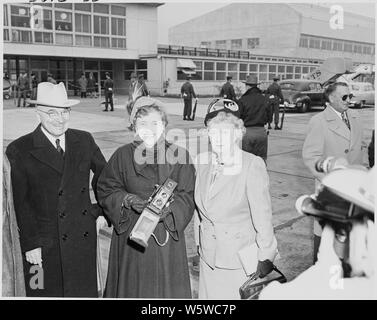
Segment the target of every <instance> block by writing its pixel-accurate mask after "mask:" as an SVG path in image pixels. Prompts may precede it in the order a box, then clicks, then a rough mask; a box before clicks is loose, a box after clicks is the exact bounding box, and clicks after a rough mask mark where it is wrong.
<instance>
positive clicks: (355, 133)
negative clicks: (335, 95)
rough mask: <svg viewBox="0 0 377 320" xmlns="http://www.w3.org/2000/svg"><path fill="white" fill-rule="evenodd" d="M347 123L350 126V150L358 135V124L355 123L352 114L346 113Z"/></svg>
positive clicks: (354, 116) (353, 114)
mask: <svg viewBox="0 0 377 320" xmlns="http://www.w3.org/2000/svg"><path fill="white" fill-rule="evenodd" d="M347 116H348V121H349V122H350V126H351V144H350V147H351V148H352V147H353V145H354V144H355V142H356V141H357V140H358V135H359V128H358V126H359V124H358V123H357V120H356V119H357V115H356V113H354V112H350V110H348V111H347Z"/></svg>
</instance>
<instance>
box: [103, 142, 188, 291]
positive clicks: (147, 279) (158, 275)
mask: <svg viewBox="0 0 377 320" xmlns="http://www.w3.org/2000/svg"><path fill="white" fill-rule="evenodd" d="M166 146H167V148H168V147H169V145H168V144H166ZM135 150H136V146H135V145H134V144H133V143H132V144H128V145H125V146H123V147H121V148H119V149H118V150H117V151H116V152H115V153H114V154H113V155H112V157H111V158H110V160H109V162H108V164H107V166H106V167H105V169H104V170H103V172H102V174H101V177H100V178H99V180H98V185H97V189H98V199H99V203H100V204H101V206H102V207H103V209H104V212H105V214H106V215H107V216H108V217H109V219H110V220H111V222H112V224H113V226H114V229H115V231H114V232H113V236H112V240H111V247H110V257H109V269H108V274H107V283H106V290H105V295H104V296H105V297H108V298H191V289H190V277H189V270H188V262H187V253H186V244H185V234H184V230H185V228H186V226H187V225H188V223H189V222H190V220H191V218H192V216H193V213H194V206H195V204H194V186H195V169H194V166H193V165H192V164H189V162H188V161H189V159H190V157H189V155H188V153H187V151H186V150H184V149H181V148H177V147H176V146H174V145H172V148H169V149H167V151H166V157H167V158H169V155H171V154H172V153H171V152H170V151H173V150H174V151H178V153H180V154H181V155H183V158H184V159H186V160H185V161H181V160H183V159H181V158H179V159H178V163H175V164H171V163H173V162H170V163H169V161H166V163H165V164H152V163H150V164H148V163H141V164H139V163H138V162H137V161H135V157H134V154H135ZM162 154H163V153H162ZM173 154H174V152H173ZM180 159H181V160H180ZM183 162H185V163H183ZM168 177H170V178H171V179H173V180H174V181H176V182H177V183H178V186H177V188H176V190H175V192H174V202H173V203H172V204H171V205H170V208H171V211H172V212H171V213H170V214H169V215H168V216H167V217H166V218H165V219H163V221H160V222H159V223H158V225H157V227H156V229H155V231H154V234H155V235H156V237H157V239H159V241H160V242H161V243H162V242H163V241H164V240H165V238H166V231H168V232H169V237H170V238H169V240H168V242H167V244H166V245H165V246H163V247H160V246H158V245H157V243H156V241H155V240H154V239H153V238H152V237H151V238H150V239H149V242H148V247H147V248H146V249H144V248H143V247H141V246H139V245H136V244H135V243H134V242H133V241H131V240H130V239H129V235H130V232H131V230H132V229H133V227H134V225H135V223H136V221H137V220H138V218H139V217H140V214H138V213H137V212H136V211H134V210H133V209H123V210H121V205H122V202H123V199H124V197H125V196H126V195H127V193H132V194H136V195H138V196H139V197H140V198H142V199H143V200H147V199H148V198H149V197H150V195H151V194H152V193H153V191H154V186H155V184H159V185H161V184H162V183H163V182H164V181H165V180H166V179H167V178H168Z"/></svg>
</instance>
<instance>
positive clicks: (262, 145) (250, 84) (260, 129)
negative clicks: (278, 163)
mask: <svg viewBox="0 0 377 320" xmlns="http://www.w3.org/2000/svg"><path fill="white" fill-rule="evenodd" d="M244 83H245V85H246V92H245V93H244V94H243V95H242V97H241V98H240V100H238V105H239V108H240V118H241V119H242V120H243V122H244V124H245V127H246V133H245V135H244V137H243V139H242V149H243V150H244V151H246V152H250V153H252V154H254V155H256V156H260V157H262V158H263V160H264V161H266V159H267V143H268V141H267V132H266V129H265V128H264V126H265V124H266V123H267V107H268V106H267V100H266V98H265V96H264V95H263V94H262V91H261V90H260V89H259V88H258V84H259V83H258V78H257V77H256V76H254V75H250V76H248V77H247V79H246V81H244Z"/></svg>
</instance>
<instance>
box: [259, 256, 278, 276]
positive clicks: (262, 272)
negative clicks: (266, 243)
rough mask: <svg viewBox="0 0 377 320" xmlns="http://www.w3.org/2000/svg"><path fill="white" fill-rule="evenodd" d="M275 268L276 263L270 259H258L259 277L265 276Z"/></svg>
mask: <svg viewBox="0 0 377 320" xmlns="http://www.w3.org/2000/svg"><path fill="white" fill-rule="evenodd" d="M273 269H274V265H273V263H272V262H271V261H270V260H264V261H258V266H257V271H256V274H259V278H264V277H265V276H267V275H268V274H269V273H270V272H271V271H272V270H273Z"/></svg>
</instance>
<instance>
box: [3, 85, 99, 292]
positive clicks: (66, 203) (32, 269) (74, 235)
mask: <svg viewBox="0 0 377 320" xmlns="http://www.w3.org/2000/svg"><path fill="white" fill-rule="evenodd" d="M32 103H35V105H36V107H37V108H36V112H37V116H38V118H39V120H40V124H39V125H38V126H37V128H36V129H35V130H34V131H33V132H31V133H29V134H27V135H25V136H22V137H20V138H18V139H17V140H15V141H13V142H12V143H11V144H10V145H9V146H8V148H7V150H6V154H7V156H8V158H9V160H10V163H11V169H12V170H11V174H12V186H13V192H14V206H15V211H16V216H17V222H18V225H19V229H20V243H21V249H22V253H23V264H24V274H25V285H26V295H27V296H29V297H98V291H97V269H96V246H97V232H96V219H97V218H98V216H99V215H100V213H101V209H100V208H99V206H98V205H96V204H95V205H93V204H92V203H91V200H90V195H89V184H88V182H89V180H90V171H92V172H93V178H92V187H93V190H96V184H97V180H98V177H99V175H100V173H101V171H102V169H103V167H104V166H105V164H106V161H105V158H104V157H103V155H102V153H101V151H100V149H99V148H98V146H97V144H96V143H95V141H94V139H93V137H92V136H91V134H90V133H88V132H85V131H81V130H76V129H68V124H69V118H70V108H71V107H72V106H73V105H75V104H77V103H79V101H78V100H68V98H67V92H66V90H65V87H64V85H63V83H59V84H58V85H54V84H52V83H49V82H42V83H40V84H39V85H38V93H37V99H36V100H35V101H32ZM95 195H96V192H95Z"/></svg>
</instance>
